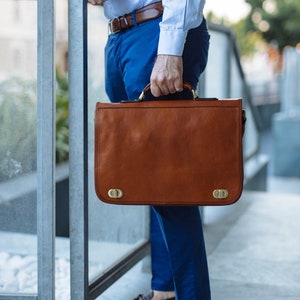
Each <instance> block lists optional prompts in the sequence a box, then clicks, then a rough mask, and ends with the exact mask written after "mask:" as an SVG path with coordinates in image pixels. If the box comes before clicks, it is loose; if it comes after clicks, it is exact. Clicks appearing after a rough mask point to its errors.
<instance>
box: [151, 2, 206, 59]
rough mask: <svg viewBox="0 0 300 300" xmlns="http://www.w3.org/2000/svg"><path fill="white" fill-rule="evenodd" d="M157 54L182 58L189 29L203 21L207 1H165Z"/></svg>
mask: <svg viewBox="0 0 300 300" xmlns="http://www.w3.org/2000/svg"><path fill="white" fill-rule="evenodd" d="M162 3H163V6H164V13H163V18H162V21H161V23H160V36H159V43H158V51H157V54H167V55H178V56H181V55H182V53H183V49H184V43H185V39H186V36H187V33H188V31H189V29H191V28H195V27H197V26H199V25H200V24H201V22H202V20H203V8H204V3H205V0H175V1H174V0H163V1H162Z"/></svg>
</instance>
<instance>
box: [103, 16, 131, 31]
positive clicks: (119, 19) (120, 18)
mask: <svg viewBox="0 0 300 300" xmlns="http://www.w3.org/2000/svg"><path fill="white" fill-rule="evenodd" d="M121 20H123V21H124V23H125V26H126V27H125V28H122V24H121ZM114 21H117V22H118V23H119V29H118V30H116V31H113V26H112V23H113V22H114ZM128 27H129V24H128V21H127V19H126V16H120V17H117V18H114V19H112V20H110V21H109V22H108V30H109V32H110V33H112V34H115V33H118V32H121V31H123V30H126V29H127V28H128Z"/></svg>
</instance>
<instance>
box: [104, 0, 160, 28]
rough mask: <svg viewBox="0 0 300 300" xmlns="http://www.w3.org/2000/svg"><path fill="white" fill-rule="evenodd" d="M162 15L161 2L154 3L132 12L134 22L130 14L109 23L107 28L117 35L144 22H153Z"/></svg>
mask: <svg viewBox="0 0 300 300" xmlns="http://www.w3.org/2000/svg"><path fill="white" fill-rule="evenodd" d="M162 14H163V6H162V2H161V1H159V2H155V3H152V4H149V5H147V6H144V7H142V8H141V9H138V10H136V11H135V12H134V16H135V22H134V20H133V18H132V14H131V13H130V14H126V15H124V16H120V17H118V18H114V19H112V20H110V21H109V23H108V26H109V30H110V32H111V33H118V32H121V31H124V30H127V29H129V28H131V27H133V26H134V25H135V23H136V24H140V23H143V22H146V21H150V20H154V19H156V18H158V17H160V16H161V15H162Z"/></svg>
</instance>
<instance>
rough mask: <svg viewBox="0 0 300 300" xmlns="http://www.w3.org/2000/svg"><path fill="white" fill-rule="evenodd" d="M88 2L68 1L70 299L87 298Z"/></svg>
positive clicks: (79, 0)
mask: <svg viewBox="0 0 300 300" xmlns="http://www.w3.org/2000/svg"><path fill="white" fill-rule="evenodd" d="M87 117H88V110H87V1H83V0H69V129H70V135H69V145H70V158H69V166H70V178H69V180H70V259H71V299H72V300H84V299H88V161H87V152H88V151H87V150H88V149H87V148H88V130H87V126H88V123H87Z"/></svg>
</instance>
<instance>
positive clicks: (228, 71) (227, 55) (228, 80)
mask: <svg viewBox="0 0 300 300" xmlns="http://www.w3.org/2000/svg"><path fill="white" fill-rule="evenodd" d="M225 37H226V52H225V69H224V79H225V85H224V89H225V90H224V95H225V97H228V98H230V94H231V76H232V74H231V69H232V66H231V63H232V61H231V54H232V39H233V38H232V36H231V34H227V35H225Z"/></svg>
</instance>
